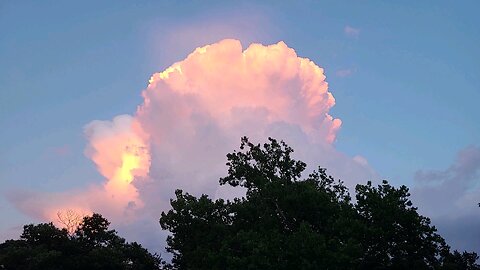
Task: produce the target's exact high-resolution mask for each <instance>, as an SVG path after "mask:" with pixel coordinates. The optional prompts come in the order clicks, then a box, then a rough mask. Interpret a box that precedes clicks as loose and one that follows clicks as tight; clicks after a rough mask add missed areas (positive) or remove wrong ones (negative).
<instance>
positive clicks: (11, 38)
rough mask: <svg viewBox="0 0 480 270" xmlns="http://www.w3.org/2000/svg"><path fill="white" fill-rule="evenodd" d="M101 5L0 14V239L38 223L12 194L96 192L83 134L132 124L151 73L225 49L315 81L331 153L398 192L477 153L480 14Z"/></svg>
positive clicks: (12, 4) (365, 5) (403, 6)
mask: <svg viewBox="0 0 480 270" xmlns="http://www.w3.org/2000/svg"><path fill="white" fill-rule="evenodd" d="M97 2H98V1H91V2H89V1H82V2H78V1H75V2H74V1H61V2H59V1H43V2H42V3H40V2H38V1H22V2H18V1H2V2H1V3H0V33H1V35H0V126H1V127H2V131H1V132H0V149H1V151H0V190H1V192H2V195H0V214H1V215H2V216H5V215H8V216H9V217H10V218H9V219H2V222H1V224H0V231H4V232H6V231H8V230H9V229H10V228H12V227H14V226H18V225H20V224H23V223H25V222H30V221H32V218H31V217H29V216H27V215H25V214H22V213H21V212H20V211H18V210H16V208H15V207H14V206H13V205H12V204H10V203H9V202H8V201H7V200H6V199H5V196H4V194H6V193H9V192H11V191H12V190H23V189H27V190H36V191H45V192H55V191H59V192H60V191H64V190H68V189H75V188H81V187H84V186H85V185H88V183H96V182H101V181H102V176H100V175H99V174H98V173H97V171H96V169H95V166H94V165H93V163H92V162H91V161H90V160H89V159H87V158H86V157H85V156H84V148H85V144H86V141H85V138H84V135H83V127H84V126H85V124H87V123H89V122H90V121H92V120H95V119H111V118H112V117H114V116H116V115H119V114H124V113H128V114H132V113H134V112H135V109H136V107H137V106H138V105H139V104H141V102H142V98H141V96H140V93H141V90H143V89H145V87H146V86H147V84H148V79H149V78H150V75H151V74H152V73H154V72H158V71H162V70H164V69H165V68H166V67H168V66H169V65H171V64H172V63H174V62H176V61H179V60H182V59H183V58H185V56H186V55H188V54H189V53H190V52H191V51H193V49H195V48H196V47H198V46H202V45H206V44H209V43H213V42H216V41H219V40H221V39H224V38H236V39H240V40H241V41H242V43H243V45H244V47H246V46H247V45H248V44H250V43H252V42H259V43H262V44H272V43H276V42H278V41H281V40H282V41H284V42H285V43H286V44H287V45H288V46H289V47H292V48H294V49H295V50H296V52H297V54H298V55H299V56H302V57H308V58H310V59H311V60H313V61H314V62H315V63H316V64H318V65H319V66H321V67H323V68H324V69H325V73H326V75H327V81H328V83H329V87H330V91H331V92H332V93H333V95H334V96H335V99H336V101H337V103H336V106H335V107H334V108H333V109H332V110H331V111H330V113H331V114H332V115H333V116H334V117H337V118H340V119H342V121H343V125H342V128H341V131H340V132H339V134H338V137H337V141H336V143H335V146H336V148H337V149H339V150H340V151H342V152H344V153H346V154H347V155H350V156H355V155H362V156H363V157H365V158H366V159H367V160H368V162H369V164H370V165H371V167H372V168H373V169H374V170H376V171H377V172H378V173H379V174H380V175H381V176H382V177H383V178H386V179H389V180H390V181H391V182H393V183H394V184H396V185H399V184H406V185H409V186H411V185H413V183H414V181H413V179H414V174H415V172H417V171H418V170H430V169H435V170H444V169H446V168H448V167H449V166H450V164H452V163H453V162H454V160H455V156H456V155H457V153H458V152H459V151H460V150H462V149H464V148H465V147H468V146H470V145H479V144H480V124H479V123H480V122H479V121H478V118H479V116H480V106H478V102H479V100H480V61H479V60H480V46H478V44H480V28H479V27H478V25H480V17H479V16H478V9H479V8H480V4H479V3H478V2H476V1H462V3H461V4H459V3H458V2H454V1H424V2H422V3H417V1H402V2H391V1H390V2H382V1H369V2H366V1H362V2H360V1H351V2H341V1H303V2H294V1H283V2H282V1H262V2H253V1H252V2H249V1H243V2H241V3H240V2H228V1H183V2H182V3H178V2H177V1H136V2H126V1H125V2H118V1H111V2H109V1H103V2H102V3H97ZM346 29H350V31H346ZM477 179H478V178H477ZM363 180H367V179H359V181H363ZM477 195H478V194H477Z"/></svg>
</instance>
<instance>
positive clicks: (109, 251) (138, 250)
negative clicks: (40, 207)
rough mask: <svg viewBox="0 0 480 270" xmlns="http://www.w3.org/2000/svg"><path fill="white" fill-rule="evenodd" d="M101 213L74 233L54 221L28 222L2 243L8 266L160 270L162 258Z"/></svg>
mask: <svg viewBox="0 0 480 270" xmlns="http://www.w3.org/2000/svg"><path fill="white" fill-rule="evenodd" d="M109 225H110V222H109V221H108V220H107V219H105V218H104V217H102V216H101V215H100V214H93V215H92V216H86V217H84V218H83V220H82V221H81V222H80V224H79V226H78V228H77V229H76V230H75V233H74V234H69V233H68V231H67V229H59V228H57V227H55V226H54V225H53V224H52V223H41V224H38V225H33V224H30V225H25V226H24V230H23V233H22V234H21V236H20V239H19V240H8V241H6V242H4V243H2V244H0V266H3V267H4V268H5V269H160V268H161V264H162V261H161V259H160V258H159V257H158V256H157V255H152V254H150V253H149V252H148V251H147V250H146V249H145V248H143V247H142V246H141V245H139V244H137V243H135V242H133V243H127V242H126V241H125V239H124V238H122V237H120V236H118V235H117V232H116V231H114V230H109Z"/></svg>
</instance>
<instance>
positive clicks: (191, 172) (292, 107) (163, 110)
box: [17, 40, 375, 246]
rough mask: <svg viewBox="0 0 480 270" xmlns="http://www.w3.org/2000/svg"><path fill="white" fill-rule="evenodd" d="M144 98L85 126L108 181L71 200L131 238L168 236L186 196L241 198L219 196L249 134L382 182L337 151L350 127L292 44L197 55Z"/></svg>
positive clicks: (340, 171)
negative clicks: (176, 198) (342, 131)
mask: <svg viewBox="0 0 480 270" xmlns="http://www.w3.org/2000/svg"><path fill="white" fill-rule="evenodd" d="M142 96H143V98H144V102H143V104H141V105H140V106H139V107H138V109H137V111H136V113H135V114H134V115H133V116H128V115H123V116H118V117H116V118H114V119H113V120H112V121H93V122H92V123H90V124H88V125H87V126H86V127H85V133H86V137H87V139H88V145H87V149H86V155H87V157H89V158H90V159H91V160H92V161H93V162H94V163H95V164H96V166H97V168H98V170H99V172H100V173H101V174H102V175H103V176H104V177H105V178H106V181H105V184H104V185H103V186H94V187H91V188H90V189H89V190H87V191H80V192H79V191H74V192H69V195H68V196H67V197H69V198H73V199H74V200H73V201H75V202H76V203H77V204H78V205H75V206H76V207H79V208H81V209H86V210H88V211H99V212H102V213H104V214H105V215H106V216H107V217H109V218H111V219H112V220H113V221H114V222H116V225H117V226H120V227H121V228H122V230H124V231H126V232H127V233H128V231H129V229H128V228H129V226H130V225H129V222H134V223H135V224H136V226H142V227H143V228H144V229H145V230H150V231H159V230H160V229H159V227H158V224H157V220H158V217H159V213H160V212H161V211H162V210H166V209H168V208H169V199H170V198H171V197H172V196H173V195H174V193H173V192H174V190H175V189H176V188H181V189H184V190H186V191H188V192H190V193H194V194H200V193H206V194H209V195H211V196H234V195H238V194H241V192H240V193H238V192H234V191H232V190H230V189H228V188H226V187H225V188H218V179H219V177H221V176H223V175H224V174H225V172H226V167H225V165H224V164H225V160H226V159H225V154H226V153H228V152H231V151H232V150H233V149H236V148H237V146H238V144H239V139H240V137H241V136H245V135H246V136H248V137H250V138H251V139H252V141H258V142H263V141H265V140H266V139H267V137H269V136H271V137H275V138H278V139H283V140H285V141H286V142H287V143H288V144H290V145H291V146H292V147H293V148H294V149H296V150H297V152H295V154H296V156H297V158H300V159H302V160H304V161H306V162H307V164H309V165H318V164H320V165H322V166H325V167H327V168H329V172H330V173H332V174H333V175H334V176H335V177H340V178H342V179H344V180H346V181H347V184H353V183H355V182H354V181H364V180H366V179H371V178H372V177H374V176H375V173H374V172H373V170H371V169H370V168H369V166H368V163H367V161H366V160H365V159H364V158H362V157H360V156H357V157H355V158H351V157H348V156H346V155H344V154H342V153H340V152H339V151H337V150H335V147H334V141H335V139H336V135H337V132H338V130H339V128H340V126H341V121H340V119H335V118H334V117H332V116H331V115H330V114H329V111H330V109H331V108H332V107H333V106H334V105H335V99H334V97H333V95H332V94H331V93H330V92H329V90H328V84H327V82H326V81H325V75H324V72H323V69H322V68H320V67H319V66H317V65H316V64H315V63H313V62H312V61H310V60H309V59H306V58H301V57H298V56H297V54H296V52H295V51H294V50H293V49H291V48H289V47H288V46H287V45H286V44H285V43H283V42H279V43H277V44H273V45H269V46H264V45H261V44H252V45H250V46H249V47H248V48H246V49H245V50H244V49H243V48H242V45H241V44H240V42H239V41H238V40H223V41H220V42H218V43H214V44H211V45H207V46H205V47H201V48H197V49H196V50H195V51H194V52H192V53H191V54H190V55H189V56H188V57H187V58H186V59H184V60H182V61H180V62H177V63H175V64H173V65H172V66H170V67H168V68H167V69H165V70H164V71H162V72H159V73H155V74H153V76H152V77H151V78H150V81H149V84H148V87H147V88H146V89H145V90H144V91H143V93H142ZM310 169H315V168H314V167H310ZM65 196H66V195H65V194H58V196H57V200H56V201H55V204H46V205H45V204H43V205H42V204H40V205H42V207H43V208H42V209H49V212H55V211H58V209H62V208H64V207H67V206H68V207H71V206H72V205H71V203H70V202H71V201H69V203H68V204H67V203H66V202H67V201H66V200H65V198H64V197H65ZM37 197H44V196H40V195H38V196H37ZM29 201H30V200H29ZM17 204H18V205H23V207H22V208H23V209H25V210H27V209H30V208H29V207H32V205H31V204H28V205H25V201H19V202H17ZM29 205H30V206H29ZM37 205H38V204H37ZM36 209H37V208H36ZM37 210H38V209H37ZM28 211H30V210H28ZM48 217H49V216H47V218H48ZM125 217H128V218H125ZM125 220H127V221H129V222H124V221H125ZM133 233H134V232H132V235H133ZM145 235H147V234H145ZM136 237H138V238H141V237H142V236H140V235H137V236H136ZM138 240H142V239H138ZM148 240H150V241H151V239H144V242H148ZM156 241H157V240H156ZM158 242H161V240H158ZM150 246H152V245H150Z"/></svg>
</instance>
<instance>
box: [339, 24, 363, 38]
mask: <svg viewBox="0 0 480 270" xmlns="http://www.w3.org/2000/svg"><path fill="white" fill-rule="evenodd" d="M343 33H344V34H345V35H346V36H347V37H350V38H358V37H359V36H360V29H358V28H355V27H352V26H349V25H347V26H345V27H344V28H343Z"/></svg>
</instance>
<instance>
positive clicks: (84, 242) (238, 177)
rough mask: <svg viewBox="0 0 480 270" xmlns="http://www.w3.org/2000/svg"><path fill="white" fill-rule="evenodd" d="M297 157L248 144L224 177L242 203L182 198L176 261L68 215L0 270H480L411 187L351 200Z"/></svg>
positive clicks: (171, 216)
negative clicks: (416, 200)
mask: <svg viewBox="0 0 480 270" xmlns="http://www.w3.org/2000/svg"><path fill="white" fill-rule="evenodd" d="M292 153H293V149H292V148H290V147H289V146H288V145H287V144H285V143H284V142H283V141H280V142H279V141H277V140H275V139H272V138H269V142H268V143H265V144H263V145H260V144H253V143H251V142H250V141H249V140H248V138H246V137H244V138H242V140H241V145H240V150H238V151H234V152H233V153H230V154H227V160H228V162H227V167H228V173H227V175H226V176H225V177H223V178H221V179H220V185H231V186H233V187H241V188H244V189H245V190H246V195H245V196H244V197H242V198H236V199H234V200H223V199H217V200H212V199H211V198H209V197H208V196H207V195H202V196H200V197H195V196H193V195H190V194H189V193H187V192H184V191H182V190H177V191H176V192H175V198H174V199H172V200H171V207H172V208H171V210H169V211H168V212H163V213H162V214H161V217H160V225H161V227H162V229H164V230H167V231H169V232H170V235H169V236H168V238H167V243H166V244H167V246H166V250H167V251H168V252H170V253H172V254H173V258H172V260H171V262H170V263H166V262H164V261H162V260H161V259H160V258H159V256H157V255H156V254H151V253H149V252H148V251H147V250H146V249H145V248H143V247H142V246H141V245H140V244H137V243H135V242H132V243H128V242H126V240H125V239H124V238H122V237H120V236H118V235H117V232H116V231H115V230H111V229H110V228H109V226H110V222H109V221H108V220H107V219H105V218H104V217H102V216H101V215H100V214H93V215H91V216H86V217H84V218H83V219H82V220H81V222H80V223H77V221H76V216H75V215H72V214H71V213H67V214H66V215H63V216H62V215H60V214H59V217H60V216H61V217H64V218H63V219H62V220H61V221H63V224H64V225H65V226H66V229H60V228H57V227H55V226H54V225H53V224H52V223H41V224H37V225H33V224H29V225H25V226H24V228H23V233H22V234H21V235H20V239H18V240H7V241H5V242H4V243H1V244H0V269H20V270H30V269H52V270H57V269H58V270H60V269H73V270H74V269H92V270H93V269H170V270H171V269H266V270H268V269H279V270H281V269H332V270H335V269H358V270H363V269H420V270H421V269H441V270H456V269H458V270H460V269H462V270H463V269H466V270H472V269H477V270H478V269H480V266H479V265H478V264H476V261H477V260H478V256H477V254H476V253H474V252H466V251H465V252H459V251H452V250H451V249H450V247H449V246H448V245H447V244H446V242H445V240H444V239H443V238H442V237H441V236H440V235H439V234H438V233H437V230H436V228H435V227H434V226H433V225H432V224H431V223H430V220H429V219H428V218H427V217H424V216H422V215H420V214H419V213H418V212H417V208H416V207H414V206H413V204H412V202H411V201H410V199H409V196H410V194H409V190H408V188H407V187H405V186H400V187H398V188H396V187H393V186H391V185H390V184H389V183H388V182H387V181H383V182H382V183H380V184H379V185H374V184H372V182H367V183H366V184H364V185H362V184H359V185H357V186H356V188H355V190H354V192H355V193H354V195H355V197H354V198H352V197H351V195H350V192H349V190H348V189H347V187H346V186H345V185H344V184H343V183H342V182H341V181H339V180H335V179H334V178H333V177H332V176H329V175H328V174H327V172H326V169H324V168H320V167H319V168H318V169H317V170H315V171H313V172H312V173H310V174H308V175H306V176H304V171H305V169H306V164H305V163H304V162H302V161H299V160H295V159H294V158H293V157H292ZM72 217H73V219H72ZM72 224H75V226H71V225H72ZM76 224H78V226H76Z"/></svg>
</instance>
